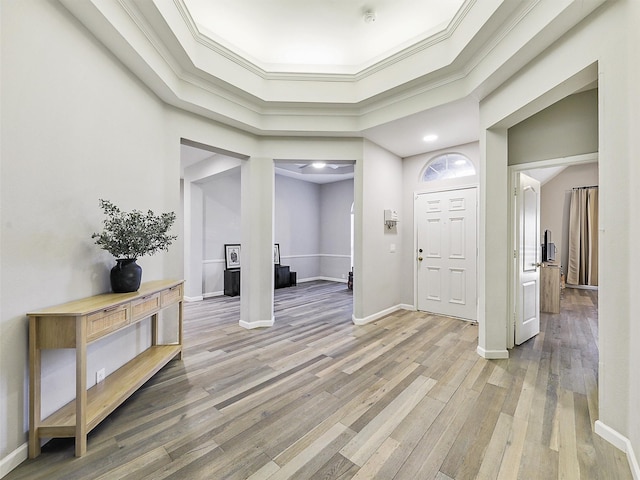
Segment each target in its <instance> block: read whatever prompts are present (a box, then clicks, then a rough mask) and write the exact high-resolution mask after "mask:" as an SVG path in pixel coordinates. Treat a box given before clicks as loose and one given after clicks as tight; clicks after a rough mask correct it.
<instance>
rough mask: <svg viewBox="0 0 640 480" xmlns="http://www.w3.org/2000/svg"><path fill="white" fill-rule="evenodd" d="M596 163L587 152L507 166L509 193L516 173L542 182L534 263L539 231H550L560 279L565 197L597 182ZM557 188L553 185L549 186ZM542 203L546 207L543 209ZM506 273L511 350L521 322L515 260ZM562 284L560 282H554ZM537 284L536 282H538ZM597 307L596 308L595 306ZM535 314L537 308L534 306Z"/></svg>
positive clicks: (513, 233)
mask: <svg viewBox="0 0 640 480" xmlns="http://www.w3.org/2000/svg"><path fill="white" fill-rule="evenodd" d="M597 162H598V154H597V153H591V154H585V155H576V156H572V157H564V158H559V159H552V160H544V161H539V162H530V163H526V164H522V165H513V166H510V167H509V180H510V186H509V191H510V192H515V191H516V190H517V188H518V181H517V179H518V176H519V174H520V173H526V174H527V175H529V176H532V177H534V178H537V179H538V180H540V181H541V183H542V188H541V190H540V191H541V204H542V207H541V218H542V222H541V224H540V228H539V230H538V237H539V238H538V239H537V246H538V247H540V248H538V250H539V251H538V255H537V258H538V259H539V260H538V261H537V262H536V263H541V262H540V260H541V247H542V243H543V240H542V236H543V234H542V233H541V232H544V231H545V230H549V231H550V232H553V239H554V243H555V248H556V249H557V253H556V261H555V262H554V263H555V264H556V266H557V268H558V269H559V270H560V272H561V275H562V276H563V278H564V274H566V265H567V255H568V245H567V241H568V240H567V238H568V215H569V204H568V202H569V198H570V193H571V190H572V187H576V186H581V185H582V184H584V183H588V184H593V183H596V184H597V183H598V182H597V177H598V172H597ZM554 182H555V183H557V185H555V186H554V185H553V183H554ZM512 198H514V201H513V202H511V204H510V214H509V219H510V222H509V223H510V226H509V233H510V238H509V245H511V246H512V248H513V250H514V257H515V256H516V252H517V251H518V245H519V241H520V239H519V234H518V226H519V223H518V222H519V220H518V209H517V205H516V201H515V196H514V197H512ZM545 204H546V207H545ZM550 210H551V211H553V212H554V215H553V217H554V218H551V219H550V218H548V217H549V215H548V213H545V211H547V212H548V211H550ZM509 268H510V272H509V278H510V282H509V284H510V295H509V298H510V306H509V308H510V310H509V311H510V312H512V315H513V316H512V318H513V321H511V322H508V331H507V339H508V345H507V347H508V348H513V347H514V346H515V345H516V344H519V343H521V342H519V341H516V325H517V324H519V323H521V321H522V320H523V318H521V317H522V315H521V314H522V309H521V308H520V306H521V305H522V303H521V302H520V301H519V299H518V296H519V294H520V291H521V288H520V287H519V277H520V275H519V264H518V260H516V259H515V258H514V260H513V262H511V263H510V265H509ZM558 283H562V282H558ZM538 285H539V282H538ZM539 292H540V290H539V287H538V288H537V289H536V293H537V294H538V295H539ZM596 308H597V307H596ZM536 310H538V311H539V307H536Z"/></svg>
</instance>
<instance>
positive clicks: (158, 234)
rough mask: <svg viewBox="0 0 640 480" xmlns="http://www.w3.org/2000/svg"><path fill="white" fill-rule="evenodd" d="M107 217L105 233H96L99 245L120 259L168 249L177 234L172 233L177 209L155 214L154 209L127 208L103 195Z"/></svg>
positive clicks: (95, 237)
mask: <svg viewBox="0 0 640 480" xmlns="http://www.w3.org/2000/svg"><path fill="white" fill-rule="evenodd" d="M100 207H101V208H102V210H103V212H104V214H105V215H106V218H105V220H104V222H103V230H102V232H101V233H94V234H92V235H91V238H93V239H95V243H96V245H99V246H100V247H101V248H102V249H103V250H107V251H108V252H109V253H111V254H112V255H113V256H114V257H115V258H116V259H130V260H132V259H136V258H139V257H142V256H144V255H153V254H154V253H156V252H157V251H159V250H165V251H167V250H168V249H169V246H170V245H171V244H172V243H173V241H174V240H175V239H176V238H178V236H177V235H169V233H168V232H169V230H170V229H171V226H172V225H173V223H174V222H175V220H176V214H175V213H174V212H166V213H161V214H160V215H155V214H154V213H153V212H152V211H151V210H148V211H147V213H143V212H141V211H139V210H132V211H131V212H123V211H122V210H120V209H119V208H118V207H117V206H115V205H114V204H113V203H112V202H110V201H109V200H103V199H100Z"/></svg>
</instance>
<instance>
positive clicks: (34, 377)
mask: <svg viewBox="0 0 640 480" xmlns="http://www.w3.org/2000/svg"><path fill="white" fill-rule="evenodd" d="M36 321H37V320H36V318H35V317H30V318H29V458H35V457H37V456H38V455H40V438H39V436H38V428H39V426H40V415H41V413H40V408H41V404H40V389H41V387H40V374H41V370H40V368H41V358H42V355H41V353H40V349H39V348H38V346H37V344H36V329H37V327H36Z"/></svg>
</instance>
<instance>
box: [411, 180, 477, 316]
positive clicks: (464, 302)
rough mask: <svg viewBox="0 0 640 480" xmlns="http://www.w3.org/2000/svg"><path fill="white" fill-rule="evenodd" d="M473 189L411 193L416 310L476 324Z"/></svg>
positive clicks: (475, 196) (474, 201)
mask: <svg viewBox="0 0 640 480" xmlns="http://www.w3.org/2000/svg"><path fill="white" fill-rule="evenodd" d="M477 205H478V200H477V188H475V187H472V188H463V189H458V190H447V191H439V192H430V193H423V194H418V195H416V199H415V205H414V211H415V212H416V227H417V308H418V310H421V311H426V312H431V313H436V314H439V315H446V316H449V317H456V318H462V319H465V320H470V321H476V320H477V278H476V271H477V259H476V257H477Z"/></svg>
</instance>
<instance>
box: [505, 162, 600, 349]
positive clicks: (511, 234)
mask: <svg viewBox="0 0 640 480" xmlns="http://www.w3.org/2000/svg"><path fill="white" fill-rule="evenodd" d="M594 162H595V163H597V162H598V152H594V153H586V154H582V155H573V156H570V157H560V158H553V159H549V160H540V161H537V162H536V161H533V162H529V163H523V164H519V165H509V166H508V167H507V170H508V178H509V181H508V182H507V183H508V192H509V220H508V222H509V224H508V245H511V248H512V250H513V251H515V249H517V248H518V238H517V235H516V227H517V222H518V219H517V215H518V212H517V209H516V202H515V198H516V197H515V194H514V193H515V189H516V188H517V174H518V173H520V172H522V171H524V170H536V169H538V168H547V167H560V166H573V165H580V164H584V163H594ZM541 194H542V192H541ZM515 262H516V260H515V258H513V255H511V261H510V262H509V265H508V276H509V277H508V278H509V280H508V282H507V284H508V287H509V291H508V295H509V317H510V318H509V321H508V322H507V332H506V334H507V348H508V349H512V348H514V347H515V319H516V307H517V298H516V296H517V294H518V290H517V285H516V284H517V280H518V271H517V266H516V264H515Z"/></svg>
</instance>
